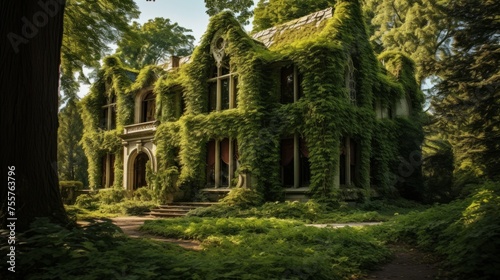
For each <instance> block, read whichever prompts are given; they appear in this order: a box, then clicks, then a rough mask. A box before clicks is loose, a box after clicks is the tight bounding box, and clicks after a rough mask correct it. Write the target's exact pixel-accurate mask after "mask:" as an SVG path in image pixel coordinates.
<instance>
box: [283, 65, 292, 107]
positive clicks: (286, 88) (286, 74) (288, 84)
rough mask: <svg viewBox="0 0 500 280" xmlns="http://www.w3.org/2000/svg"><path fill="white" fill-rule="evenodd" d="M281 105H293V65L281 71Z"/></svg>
mask: <svg viewBox="0 0 500 280" xmlns="http://www.w3.org/2000/svg"><path fill="white" fill-rule="evenodd" d="M280 101H281V103H283V104H286V103H293V101H294V100H293V65H292V66H288V67H285V68H282V69H281V98H280Z"/></svg>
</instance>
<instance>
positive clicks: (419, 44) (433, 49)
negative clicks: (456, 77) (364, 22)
mask: <svg viewBox="0 0 500 280" xmlns="http://www.w3.org/2000/svg"><path fill="white" fill-rule="evenodd" d="M450 2H453V1H450V0H421V1H407V0H367V1H366V4H365V7H364V8H365V14H367V15H368V16H369V17H371V21H370V24H371V25H372V26H371V30H372V32H373V34H372V37H371V41H372V44H373V45H374V48H375V50H376V51H377V52H381V51H384V50H397V51H401V52H403V53H405V54H406V55H408V56H410V57H411V58H412V59H413V60H414V61H415V64H416V66H417V80H418V81H419V82H422V80H423V79H425V78H426V77H429V76H431V75H434V74H436V71H435V65H434V64H435V62H436V61H440V60H442V59H444V58H445V57H446V56H447V55H449V54H450V43H451V31H452V30H453V28H454V26H453V24H454V20H453V18H450V17H448V16H446V15H445V13H444V12H443V10H442V9H441V8H440V7H441V6H445V5H448V4H449V3H450Z"/></svg>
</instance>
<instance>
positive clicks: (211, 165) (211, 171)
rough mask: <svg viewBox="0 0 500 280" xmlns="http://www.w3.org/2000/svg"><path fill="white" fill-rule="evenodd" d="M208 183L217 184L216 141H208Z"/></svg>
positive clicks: (210, 184)
mask: <svg viewBox="0 0 500 280" xmlns="http://www.w3.org/2000/svg"><path fill="white" fill-rule="evenodd" d="M207 185H209V186H214V185H215V141H214V140H211V141H209V142H208V143H207Z"/></svg>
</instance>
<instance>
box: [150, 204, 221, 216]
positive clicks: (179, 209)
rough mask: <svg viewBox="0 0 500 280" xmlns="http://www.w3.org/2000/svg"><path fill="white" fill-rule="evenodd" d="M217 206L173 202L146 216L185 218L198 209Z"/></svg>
mask: <svg viewBox="0 0 500 280" xmlns="http://www.w3.org/2000/svg"><path fill="white" fill-rule="evenodd" d="M214 204H217V203H216V202H173V203H169V204H167V205H160V206H158V208H155V209H151V211H150V212H145V213H144V214H145V215H150V216H154V217H158V218H175V217H184V216H186V214H187V213H188V212H189V211H191V210H193V209H197V208H202V207H208V206H212V205H214Z"/></svg>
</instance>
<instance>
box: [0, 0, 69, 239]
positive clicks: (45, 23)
mask: <svg viewBox="0 0 500 280" xmlns="http://www.w3.org/2000/svg"><path fill="white" fill-rule="evenodd" d="M65 2H66V1H65V0H16V1H1V2H0V18H1V19H2V24H1V27H0V28H1V29H0V30H1V32H0V36H2V37H1V39H0V44H1V50H0V52H1V53H0V61H1V67H2V69H1V71H0V89H1V93H0V100H1V102H0V104H1V105H0V106H1V131H2V132H1V134H2V138H4V139H5V140H6V141H2V142H3V145H2V155H1V162H2V164H1V170H2V178H3V182H2V185H3V186H5V187H2V188H0V198H1V200H0V203H1V206H2V208H1V212H0V218H1V221H2V228H4V229H5V226H6V224H7V222H9V223H11V222H12V221H13V220H12V218H16V219H17V220H14V221H15V230H16V231H17V232H22V231H25V230H26V229H28V228H29V225H30V223H31V222H33V220H34V219H35V218H36V217H50V219H51V220H52V221H54V222H57V223H60V224H67V223H68V218H67V215H66V212H65V210H64V206H63V204H62V200H61V194H60V191H59V181H58V177H57V127H58V121H57V112H58V91H59V63H60V50H61V42H62V34H63V14H64V6H65ZM9 167H10V168H11V169H14V170H13V172H14V173H13V174H12V173H11V176H8V168H9ZM8 177H11V178H8ZM8 182H15V185H14V186H15V190H14V191H10V190H9V189H8V188H9V187H12V184H10V185H9V184H8ZM12 197H15V199H13V198H12ZM11 201H15V205H10V206H11V207H12V208H8V202H11ZM9 218H10V219H9ZM8 219H9V220H8Z"/></svg>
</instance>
